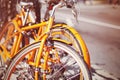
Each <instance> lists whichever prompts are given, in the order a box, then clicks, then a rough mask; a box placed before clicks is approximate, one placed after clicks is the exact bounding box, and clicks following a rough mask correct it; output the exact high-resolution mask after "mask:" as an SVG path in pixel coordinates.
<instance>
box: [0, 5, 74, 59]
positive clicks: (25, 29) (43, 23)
mask: <svg viewBox="0 0 120 80" xmlns="http://www.w3.org/2000/svg"><path fill="white" fill-rule="evenodd" d="M60 5H61V4H59V5H57V7H58V6H60ZM53 11H54V10H53ZM51 20H53V18H52V17H51V18H50V19H49V21H50V22H48V23H51ZM13 23H14V24H15V28H16V29H17V30H18V31H19V32H16V33H15V35H16V34H18V33H20V34H19V39H18V40H17V43H18V44H17V46H16V47H17V48H15V49H16V51H15V52H14V53H15V54H13V55H12V57H13V56H15V55H16V54H17V52H18V49H19V46H18V45H20V42H22V41H21V38H22V35H24V34H23V33H22V31H28V30H30V29H34V28H35V29H36V28H38V27H39V26H46V25H47V22H42V23H41V24H34V25H31V26H25V27H22V28H19V27H18V26H17V27H16V21H15V20H13ZM48 25H49V26H48V29H47V32H49V29H51V28H50V27H51V26H52V25H51V24H48ZM62 25H63V24H62ZM64 25H65V24H64ZM66 26H67V25H66ZM41 28H42V27H41ZM41 28H39V30H40V31H38V32H41ZM45 28H46V27H45ZM64 28H65V29H68V30H69V31H72V30H74V29H71V30H70V29H69V28H68V27H63V29H64ZM59 29H60V28H59ZM65 29H64V30H65ZM13 30H14V29H13ZM50 31H51V30H50ZM11 32H12V31H11ZM33 33H34V31H33ZM49 33H51V32H49ZM49 33H47V35H46V33H43V34H42V35H40V36H39V38H38V36H37V37H36V39H35V40H41V39H43V37H44V35H46V36H45V37H48V35H49ZM40 34H41V33H40ZM52 34H54V33H52ZM57 34H58V33H57ZM15 35H14V36H15ZM37 35H38V34H37ZM17 36H18V35H17ZM12 37H13V36H12ZM51 37H52V36H51ZM34 38H35V35H34ZM50 39H51V38H50ZM56 40H57V41H60V42H64V43H67V44H71V43H68V42H66V41H63V40H61V39H58V38H57V39H56ZM44 41H45V40H44V39H43V43H44ZM48 41H49V40H48ZM13 49H14V48H13ZM1 51H2V50H1ZM10 57H11V56H10Z"/></svg>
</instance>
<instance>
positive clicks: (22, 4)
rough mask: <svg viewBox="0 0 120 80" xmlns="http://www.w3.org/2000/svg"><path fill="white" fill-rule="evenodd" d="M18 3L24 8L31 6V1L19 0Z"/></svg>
mask: <svg viewBox="0 0 120 80" xmlns="http://www.w3.org/2000/svg"><path fill="white" fill-rule="evenodd" d="M20 5H21V6H24V7H25V8H31V7H33V3H32V2H20Z"/></svg>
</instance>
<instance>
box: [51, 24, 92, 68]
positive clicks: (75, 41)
mask: <svg viewBox="0 0 120 80" xmlns="http://www.w3.org/2000/svg"><path fill="white" fill-rule="evenodd" d="M51 30H52V32H53V34H54V32H55V31H56V32H59V31H60V32H61V33H59V35H62V36H64V34H65V33H66V34H67V35H69V37H70V38H68V39H67V40H66V41H70V40H71V39H72V40H71V43H72V45H73V48H74V49H75V50H76V51H78V52H79V54H80V55H82V56H83V58H84V60H85V62H86V63H87V65H88V67H89V68H90V66H91V63H90V55H89V52H88V49H87V46H86V44H85V42H84V40H83V39H82V37H81V35H80V34H79V33H78V32H77V31H76V30H75V29H74V28H72V27H70V26H68V25H67V24H65V23H56V24H55V25H54V26H53V27H52V29H51ZM54 35H55V36H56V35H57V34H54ZM65 37H66V36H64V38H65Z"/></svg>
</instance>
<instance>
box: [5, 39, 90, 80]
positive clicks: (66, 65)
mask: <svg viewBox="0 0 120 80" xmlns="http://www.w3.org/2000/svg"><path fill="white" fill-rule="evenodd" d="M52 46H53V47H54V48H53V49H52V50H55V51H57V53H58V55H59V57H60V63H53V62H50V61H49V62H48V63H47V64H48V65H49V67H50V69H51V71H50V72H47V71H46V74H47V75H46V79H47V80H59V79H62V80H66V79H70V80H92V79H91V75H90V72H89V69H88V68H87V66H86V64H85V62H84V60H83V58H82V57H81V56H78V55H77V52H76V51H75V50H74V49H73V48H71V47H70V46H69V45H66V44H64V43H61V42H58V41H53V45H52ZM39 47H40V42H36V43H33V44H31V45H29V46H27V47H25V48H24V49H22V50H21V51H20V52H19V53H18V55H16V57H15V58H14V59H13V60H12V62H11V64H10V65H9V67H8V69H7V71H6V75H5V77H4V80H12V78H14V80H16V79H17V80H19V79H20V80H34V70H35V67H34V66H31V65H29V64H28V61H27V60H28V59H27V57H26V55H28V54H29V52H31V51H33V50H36V52H37V49H39ZM52 50H51V51H52ZM55 54H56V53H55ZM55 54H54V53H52V54H51V53H49V56H51V57H49V58H54V57H53V56H55ZM43 56H45V55H43ZM41 59H42V58H41ZM43 60H44V59H43ZM43 60H40V61H41V63H42V61H43ZM21 63H22V64H21ZM43 63H44V61H43ZM25 65H26V66H25ZM72 69H73V70H72ZM42 72H43V69H42V68H40V69H39V79H41V78H42V77H41V75H43V73H42ZM81 73H82V75H81ZM80 76H82V79H79V78H80ZM10 77H11V78H10ZM83 77H84V79H83Z"/></svg>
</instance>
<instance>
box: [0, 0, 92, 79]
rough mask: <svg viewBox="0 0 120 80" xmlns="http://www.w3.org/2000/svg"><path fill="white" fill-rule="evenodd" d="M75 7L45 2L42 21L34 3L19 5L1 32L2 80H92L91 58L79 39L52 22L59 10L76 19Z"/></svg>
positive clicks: (66, 0) (70, 1) (69, 0)
mask: <svg viewBox="0 0 120 80" xmlns="http://www.w3.org/2000/svg"><path fill="white" fill-rule="evenodd" d="M76 3H77V2H76V1H75V0H48V1H44V4H46V5H47V7H46V12H45V15H44V18H43V19H41V17H40V15H38V14H37V13H36V12H38V9H39V11H40V6H37V8H38V9H37V10H36V8H35V6H34V5H35V3H34V2H31V1H29V2H28V1H27V2H26V1H19V4H18V5H17V6H18V12H17V14H16V16H14V18H11V20H10V21H8V22H7V23H5V24H4V25H3V26H2V28H1V31H0V71H2V73H1V74H0V79H1V80H41V79H42V80H59V79H62V80H64V79H65V80H66V79H69V80H74V79H75V80H92V76H91V72H90V56H89V52H88V49H87V47H86V45H85V42H84V40H83V39H82V37H81V35H80V34H79V33H78V32H77V31H76V30H75V29H74V28H73V27H71V26H69V25H67V24H66V23H58V22H57V21H56V20H55V12H56V11H57V9H59V8H62V7H67V8H70V9H71V12H73V14H74V16H75V17H77V10H76V8H75V4H76ZM50 11H51V12H50ZM33 13H35V14H33ZM76 19H77V18H76ZM31 40H32V43H31Z"/></svg>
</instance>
